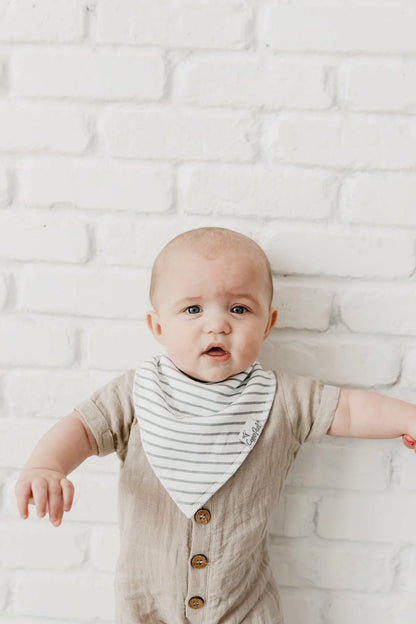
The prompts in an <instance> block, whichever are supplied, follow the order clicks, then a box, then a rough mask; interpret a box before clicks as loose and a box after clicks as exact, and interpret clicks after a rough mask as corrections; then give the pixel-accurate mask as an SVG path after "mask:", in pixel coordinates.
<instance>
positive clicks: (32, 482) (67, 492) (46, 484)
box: [15, 468, 74, 527]
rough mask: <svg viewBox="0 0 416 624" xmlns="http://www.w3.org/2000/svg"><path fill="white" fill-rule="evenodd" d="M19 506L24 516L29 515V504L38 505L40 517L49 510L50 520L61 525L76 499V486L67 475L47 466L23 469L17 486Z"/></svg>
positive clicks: (56, 524) (55, 524)
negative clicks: (65, 513)
mask: <svg viewBox="0 0 416 624" xmlns="http://www.w3.org/2000/svg"><path fill="white" fill-rule="evenodd" d="M15 493H16V499H17V508H18V510H19V513H20V515H21V517H22V518H27V517H28V516H29V511H28V504H29V503H33V504H34V505H36V512H37V515H38V516H39V517H40V518H43V516H44V515H45V514H46V513H47V512H49V520H50V521H51V523H52V524H53V525H54V526H56V527H57V526H59V525H60V524H61V521H62V516H63V513H64V511H69V510H70V509H71V506H72V501H73V499H74V486H73V484H72V483H71V481H69V479H67V478H66V476H65V475H64V474H63V473H61V472H57V471H55V470H47V469H46V468H28V469H26V470H22V472H21V473H20V476H19V479H18V480H17V483H16V487H15Z"/></svg>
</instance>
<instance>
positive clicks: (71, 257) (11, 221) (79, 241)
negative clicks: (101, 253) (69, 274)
mask: <svg viewBox="0 0 416 624" xmlns="http://www.w3.org/2000/svg"><path fill="white" fill-rule="evenodd" d="M0 249H1V251H0V257H1V256H3V257H5V258H6V259H11V260H52V261H54V260H55V261H60V262H85V261H86V260H87V258H88V253H89V252H88V237H87V230H86V227H85V225H83V224H81V223H76V222H74V219H73V217H72V218H69V217H62V216H61V217H59V218H58V217H57V216H55V215H50V214H44V215H33V214H31V213H29V212H27V211H13V212H8V213H6V214H3V215H0Z"/></svg>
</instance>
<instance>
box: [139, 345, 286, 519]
mask: <svg viewBox="0 0 416 624" xmlns="http://www.w3.org/2000/svg"><path fill="white" fill-rule="evenodd" d="M275 391H276V378H275V376H274V374H273V372H272V371H264V370H263V369H262V367H261V365H260V364H259V363H258V362H254V364H252V366H250V367H249V368H247V369H246V370H245V371H243V372H242V373H239V374H237V375H234V376H233V377H229V378H228V379H226V380H224V381H221V382H219V383H205V382H202V381H196V380H194V379H192V378H190V377H188V376H187V375H185V374H184V373H182V372H181V371H180V370H179V369H177V368H176V366H175V365H174V364H173V362H172V361H171V360H170V359H169V358H168V357H166V356H164V355H162V356H156V357H153V358H151V359H150V360H148V361H146V362H145V363H144V364H143V365H142V366H140V367H139V368H137V369H136V371H135V375H134V385H133V401H134V408H135V415H136V418H137V420H138V423H139V426H140V434H141V439H142V445H143V449H144V451H145V453H146V456H147V458H148V460H149V463H150V465H151V467H152V469H153V470H154V472H155V474H156V475H157V477H158V479H159V480H160V481H161V483H162V484H163V486H164V487H165V489H166V490H167V492H168V494H169V495H170V496H171V498H172V499H173V500H174V502H175V503H176V504H177V506H178V507H179V509H180V510H181V511H182V512H183V513H184V514H185V516H186V517H187V518H190V517H192V515H193V514H194V513H195V511H197V510H198V509H199V508H200V507H201V506H202V505H204V504H205V503H206V502H207V500H208V499H209V498H210V497H211V496H212V495H213V494H214V493H215V492H216V491H217V490H218V489H219V488H220V487H221V486H222V485H223V484H224V483H225V482H226V481H227V480H228V479H229V478H230V477H231V476H232V475H233V474H234V472H235V471H236V470H237V469H238V467H239V466H240V465H241V464H242V462H243V461H244V459H245V458H246V457H247V455H248V453H249V452H250V450H251V449H252V448H253V447H254V445H255V444H256V442H257V440H258V438H259V436H260V434H261V431H262V429H263V427H264V424H265V423H266V421H267V418H268V416H269V413H270V408H271V406H272V403H273V399H274V395H275Z"/></svg>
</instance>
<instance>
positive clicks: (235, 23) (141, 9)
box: [97, 0, 249, 49]
mask: <svg viewBox="0 0 416 624" xmlns="http://www.w3.org/2000/svg"><path fill="white" fill-rule="evenodd" d="M248 17H249V8H248V7H247V6H246V3H244V2H241V1H233V0H230V1H229V2H227V3H224V2H218V1H207V0H191V1H186V0H182V1H181V2H172V0H167V1H166V0H161V1H159V2H157V3H155V2H152V1H151V0H148V1H145V2H136V1H135V0H123V1H120V0H116V1H114V2H111V3H109V2H103V1H101V0H99V1H98V3H97V39H98V42H99V43H120V44H122V45H125V44H135V45H153V46H155V45H162V46H167V47H179V48H184V47H190V48H225V49H241V48H243V47H245V45H246V42H247V36H248V33H247V29H246V27H247V20H248Z"/></svg>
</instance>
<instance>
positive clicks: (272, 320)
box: [263, 308, 278, 340]
mask: <svg viewBox="0 0 416 624" xmlns="http://www.w3.org/2000/svg"><path fill="white" fill-rule="evenodd" d="M277 314H278V312H277V309H276V308H271V309H270V312H269V320H268V323H267V327H266V331H265V332H264V339H263V340H266V338H267V336H268V335H269V334H270V332H271V330H272V329H273V327H274V326H275V324H276V321H277Z"/></svg>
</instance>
